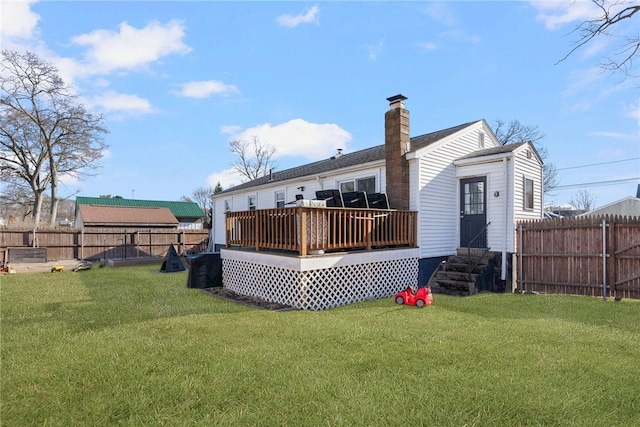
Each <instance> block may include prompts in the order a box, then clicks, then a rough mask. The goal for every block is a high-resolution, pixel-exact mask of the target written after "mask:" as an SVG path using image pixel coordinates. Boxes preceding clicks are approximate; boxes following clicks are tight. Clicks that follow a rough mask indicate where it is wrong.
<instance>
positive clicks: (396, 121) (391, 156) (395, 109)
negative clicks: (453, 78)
mask: <svg viewBox="0 0 640 427" xmlns="http://www.w3.org/2000/svg"><path fill="white" fill-rule="evenodd" d="M406 99H407V97H405V96H403V95H396V96H392V97H390V98H387V101H389V111H387V112H386V113H385V115H384V145H385V158H386V167H387V198H388V199H389V207H390V208H391V209H398V210H409V162H407V158H406V156H405V154H406V153H407V151H409V149H410V141H409V138H410V137H409V110H406V109H405V108H404V101H405V100H406Z"/></svg>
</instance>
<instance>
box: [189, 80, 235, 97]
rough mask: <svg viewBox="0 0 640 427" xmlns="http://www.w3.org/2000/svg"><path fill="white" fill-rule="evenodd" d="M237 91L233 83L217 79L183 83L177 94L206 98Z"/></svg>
mask: <svg viewBox="0 0 640 427" xmlns="http://www.w3.org/2000/svg"><path fill="white" fill-rule="evenodd" d="M239 92H240V91H239V90H238V88H237V87H236V86H234V85H228V84H225V83H223V82H221V81H217V80H204V81H198V82H196V81H194V82H188V83H184V84H183V85H182V89H181V90H180V91H179V92H177V94H178V95H180V96H184V97H187V98H208V97H210V96H211V95H218V94H219V95H229V94H232V93H239Z"/></svg>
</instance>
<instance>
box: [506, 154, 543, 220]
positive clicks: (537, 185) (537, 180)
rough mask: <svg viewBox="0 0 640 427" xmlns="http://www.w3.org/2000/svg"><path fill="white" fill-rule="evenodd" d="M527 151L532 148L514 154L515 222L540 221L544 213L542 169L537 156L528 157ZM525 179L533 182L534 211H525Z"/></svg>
mask: <svg viewBox="0 0 640 427" xmlns="http://www.w3.org/2000/svg"><path fill="white" fill-rule="evenodd" d="M527 150H530V148H529V147H527V146H526V145H524V146H522V147H520V148H519V149H518V150H516V152H515V153H514V156H515V158H516V162H515V165H514V166H515V167H514V171H513V173H514V179H515V180H516V185H515V186H514V201H513V206H514V209H515V210H514V220H515V221H520V220H526V219H540V218H542V213H543V212H542V210H543V203H544V200H543V194H542V174H541V170H542V168H541V165H540V163H539V162H538V158H537V156H535V155H532V156H531V158H528V157H527ZM524 178H526V179H530V180H532V181H533V209H525V201H524V198H525V193H524Z"/></svg>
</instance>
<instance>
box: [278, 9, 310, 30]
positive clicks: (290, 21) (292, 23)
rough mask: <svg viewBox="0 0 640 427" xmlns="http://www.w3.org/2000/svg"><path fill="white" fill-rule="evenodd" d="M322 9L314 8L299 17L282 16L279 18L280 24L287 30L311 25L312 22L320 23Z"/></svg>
mask: <svg viewBox="0 0 640 427" xmlns="http://www.w3.org/2000/svg"><path fill="white" fill-rule="evenodd" d="M319 13H320V8H319V7H318V6H312V7H310V8H309V9H307V10H305V11H304V12H303V13H301V14H298V15H281V16H278V24H280V25H281V26H283V27H287V28H294V27H297V26H298V25H300V24H310V23H312V22H315V23H318V14H319Z"/></svg>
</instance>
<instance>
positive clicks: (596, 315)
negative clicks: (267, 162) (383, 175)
mask: <svg viewBox="0 0 640 427" xmlns="http://www.w3.org/2000/svg"><path fill="white" fill-rule="evenodd" d="M158 268H159V266H156V267H149V266H146V267H131V268H94V269H92V270H90V271H86V272H81V273H72V272H63V273H55V274H54V273H33V274H18V275H13V276H2V277H0V291H1V294H0V296H1V300H0V304H1V305H0V310H1V322H2V323H1V328H2V329H1V339H2V341H1V354H2V368H1V369H2V371H1V386H2V393H1V396H0V398H1V408H0V409H1V412H0V422H1V424H2V425H3V426H4V425H6V426H35V425H41V426H42V425H46V426H71V425H73V426H102V425H115V424H122V425H139V426H148V425H166V426H183V425H189V426H193V425H203V426H209V425H273V426H285V425H286V426H319V425H332V426H333V425H354V426H361V425H368V426H378V425H379V426H393V425H430V426H471V425H476V426H501V425H502V426H524V425H558V426H568V425H580V426H582V425H583V426H607V427H608V426H631V425H639V423H640V375H639V373H638V363H639V362H640V302H638V301H629V300H623V301H621V302H614V301H613V300H609V301H606V302H604V301H602V300H601V299H593V298H588V297H568V296H558V295H544V296H543V295H509V294H482V295H478V296H473V297H466V298H456V297H448V296H441V295H435V302H434V304H433V305H432V306H429V307H426V308H423V309H417V308H415V307H407V306H397V305H395V304H394V303H393V301H392V299H391V298H387V299H382V300H378V301H373V302H365V303H361V304H354V305H351V306H346V307H341V308H337V309H333V310H328V311H323V312H308V311H285V312H272V311H266V310H259V309H253V308H249V307H246V306H242V305H238V304H235V303H231V302H227V301H222V300H219V299H216V298H214V297H212V296H210V295H208V294H206V293H204V292H202V291H200V290H195V289H187V288H186V279H187V274H186V273H170V274H162V273H158Z"/></svg>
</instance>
